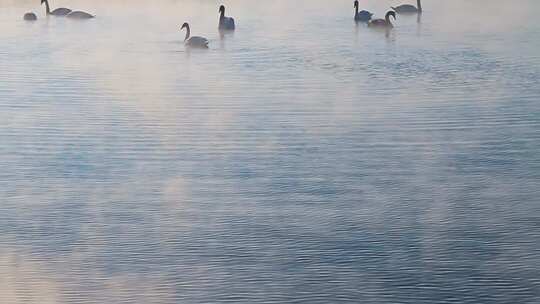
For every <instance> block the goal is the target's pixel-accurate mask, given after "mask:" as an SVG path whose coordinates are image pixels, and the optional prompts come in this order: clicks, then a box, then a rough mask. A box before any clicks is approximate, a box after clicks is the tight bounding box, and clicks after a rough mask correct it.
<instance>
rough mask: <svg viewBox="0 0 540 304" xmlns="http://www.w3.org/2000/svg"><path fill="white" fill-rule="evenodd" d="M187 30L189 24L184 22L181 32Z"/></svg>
mask: <svg viewBox="0 0 540 304" xmlns="http://www.w3.org/2000/svg"><path fill="white" fill-rule="evenodd" d="M185 28H189V24H188V23H187V22H184V24H182V27H181V28H180V30H183V29H185Z"/></svg>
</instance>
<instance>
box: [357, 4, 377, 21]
mask: <svg viewBox="0 0 540 304" xmlns="http://www.w3.org/2000/svg"><path fill="white" fill-rule="evenodd" d="M358 6H359V5H358V0H355V1H354V9H355V11H354V21H356V22H368V21H369V20H371V16H373V14H372V13H370V12H368V11H364V10H363V11H360V12H359V11H358Z"/></svg>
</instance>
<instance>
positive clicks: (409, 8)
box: [392, 0, 422, 14]
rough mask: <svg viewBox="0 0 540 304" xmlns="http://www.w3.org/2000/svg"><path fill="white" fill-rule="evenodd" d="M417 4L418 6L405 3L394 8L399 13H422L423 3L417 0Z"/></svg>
mask: <svg viewBox="0 0 540 304" xmlns="http://www.w3.org/2000/svg"><path fill="white" fill-rule="evenodd" d="M416 4H417V5H418V8H416V7H415V6H414V5H410V4H403V5H400V6H397V7H392V9H393V10H395V11H396V12H397V13H398V14H415V13H422V4H421V3H420V0H416Z"/></svg>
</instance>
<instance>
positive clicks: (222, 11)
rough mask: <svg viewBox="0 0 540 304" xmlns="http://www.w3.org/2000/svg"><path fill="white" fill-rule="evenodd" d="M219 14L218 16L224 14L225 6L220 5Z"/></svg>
mask: <svg viewBox="0 0 540 304" xmlns="http://www.w3.org/2000/svg"><path fill="white" fill-rule="evenodd" d="M219 13H220V14H221V13H225V6H224V5H221V6H220V7H219Z"/></svg>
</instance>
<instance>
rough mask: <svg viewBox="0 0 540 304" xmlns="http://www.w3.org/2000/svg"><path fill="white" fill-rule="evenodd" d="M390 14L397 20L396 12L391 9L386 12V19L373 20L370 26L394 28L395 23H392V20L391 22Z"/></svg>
mask: <svg viewBox="0 0 540 304" xmlns="http://www.w3.org/2000/svg"><path fill="white" fill-rule="evenodd" d="M390 16H392V17H394V20H396V13H395V12H394V11H389V12H388V13H386V16H384V19H375V20H371V21H370V22H369V23H368V25H369V26H370V27H378V28H393V27H394V25H392V22H390Z"/></svg>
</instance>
